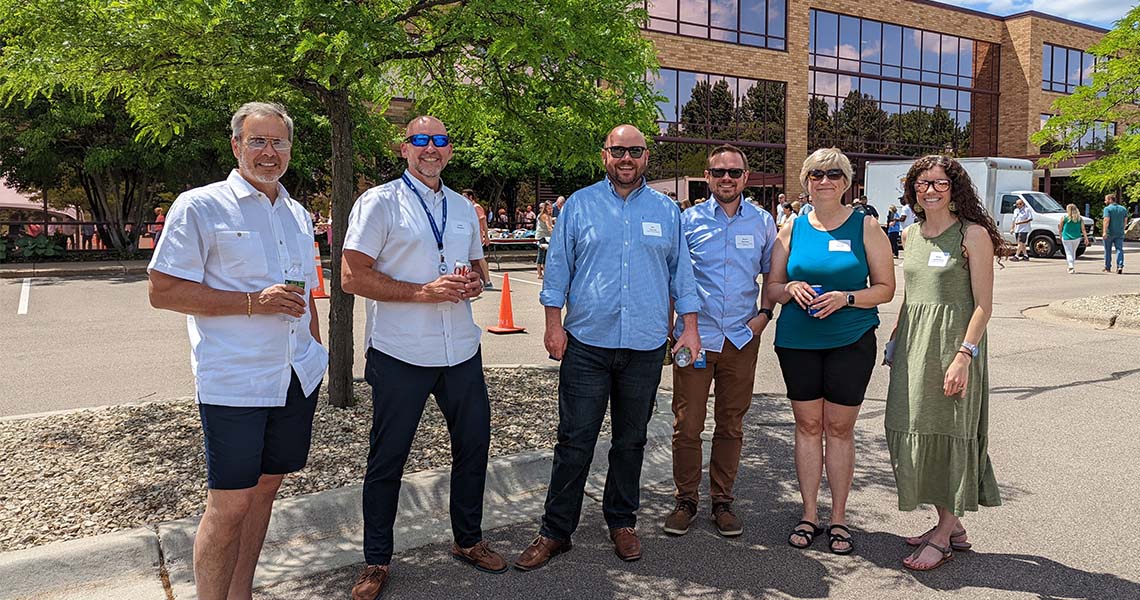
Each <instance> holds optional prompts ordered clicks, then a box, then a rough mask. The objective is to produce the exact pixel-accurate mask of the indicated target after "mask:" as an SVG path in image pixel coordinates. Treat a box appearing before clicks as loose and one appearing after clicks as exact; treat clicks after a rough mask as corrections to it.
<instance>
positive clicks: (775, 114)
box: [739, 81, 785, 143]
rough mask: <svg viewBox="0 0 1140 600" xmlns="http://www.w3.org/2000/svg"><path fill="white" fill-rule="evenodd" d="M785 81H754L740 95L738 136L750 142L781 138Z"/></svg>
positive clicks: (783, 119)
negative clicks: (739, 128) (754, 82)
mask: <svg viewBox="0 0 1140 600" xmlns="http://www.w3.org/2000/svg"><path fill="white" fill-rule="evenodd" d="M784 97H785V84H784V83H783V82H780V81H757V82H756V84H755V85H753V86H752V87H750V88H748V91H747V92H745V93H744V97H743V98H741V99H740V117H739V121H740V123H741V127H742V131H741V133H740V137H741V139H745V140H748V141H753V142H771V143H782V142H783V141H784V121H785V98H784Z"/></svg>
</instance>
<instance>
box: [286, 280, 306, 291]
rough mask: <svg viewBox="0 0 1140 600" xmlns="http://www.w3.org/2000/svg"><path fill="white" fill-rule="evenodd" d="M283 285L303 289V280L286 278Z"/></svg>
mask: <svg viewBox="0 0 1140 600" xmlns="http://www.w3.org/2000/svg"><path fill="white" fill-rule="evenodd" d="M285 285H291V286H293V287H299V288H301V289H305V282H304V281H301V280H299V279H286V280H285Z"/></svg>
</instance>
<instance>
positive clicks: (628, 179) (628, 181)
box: [606, 163, 645, 185]
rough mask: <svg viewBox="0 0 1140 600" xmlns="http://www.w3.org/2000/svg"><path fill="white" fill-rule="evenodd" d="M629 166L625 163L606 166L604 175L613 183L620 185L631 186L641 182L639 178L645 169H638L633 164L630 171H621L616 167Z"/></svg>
mask: <svg viewBox="0 0 1140 600" xmlns="http://www.w3.org/2000/svg"><path fill="white" fill-rule="evenodd" d="M624 166H630V165H628V164H627V163H618V164H615V165H606V174H607V175H609V176H610V179H612V180H613V181H614V182H616V183H619V184H621V185H633V184H634V183H636V182H637V181H640V180H641V176H642V175H644V174H645V167H639V166H638V165H637V164H636V163H633V164H632V166H633V170H632V171H622V170H621V169H619V168H618V167H624Z"/></svg>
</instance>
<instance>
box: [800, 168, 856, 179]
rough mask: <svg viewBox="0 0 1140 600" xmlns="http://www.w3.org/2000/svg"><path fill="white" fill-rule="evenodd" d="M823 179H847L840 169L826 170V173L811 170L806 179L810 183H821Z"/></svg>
mask: <svg viewBox="0 0 1140 600" xmlns="http://www.w3.org/2000/svg"><path fill="white" fill-rule="evenodd" d="M824 177H827V178H828V179H830V180H831V181H839V180H840V179H843V178H844V177H847V175H845V174H844V173H843V170H842V169H828V170H826V171H824V170H822V169H812V170H811V171H808V179H810V180H812V181H821V180H823V178H824Z"/></svg>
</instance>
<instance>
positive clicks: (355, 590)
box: [352, 565, 388, 600]
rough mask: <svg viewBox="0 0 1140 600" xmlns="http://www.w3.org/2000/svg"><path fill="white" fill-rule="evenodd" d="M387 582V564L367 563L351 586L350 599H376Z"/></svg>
mask: <svg viewBox="0 0 1140 600" xmlns="http://www.w3.org/2000/svg"><path fill="white" fill-rule="evenodd" d="M385 583H388V565H368V566H366V567H364V570H363V571H361V572H360V577H357V578H356V585H354V586H352V600H376V598H379V597H380V592H383V591H384V584H385Z"/></svg>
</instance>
